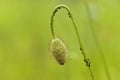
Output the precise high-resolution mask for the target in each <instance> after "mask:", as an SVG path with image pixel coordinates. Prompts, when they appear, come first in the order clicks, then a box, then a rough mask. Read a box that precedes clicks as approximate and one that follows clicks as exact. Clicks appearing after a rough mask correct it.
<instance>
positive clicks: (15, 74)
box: [0, 0, 120, 80]
mask: <svg viewBox="0 0 120 80" xmlns="http://www.w3.org/2000/svg"><path fill="white" fill-rule="evenodd" d="M86 3H87V4H88V9H89V11H90V12H89V13H90V16H88V12H87V7H86V5H84V0H0V80H91V77H90V74H89V71H88V69H87V68H86V66H85V63H84V61H83V56H82V55H81V52H80V51H79V45H78V41H77V37H76V34H75V31H74V28H73V24H72V23H71V20H70V19H69V18H68V15H67V14H66V11H65V10H64V9H62V10H61V11H59V13H58V14H56V17H55V23H54V25H55V33H56V35H57V36H58V37H60V38H62V39H63V40H64V42H65V43H66V45H67V47H68V50H69V57H68V59H67V62H66V64H65V65H64V66H60V65H59V64H58V63H57V62H56V61H55V60H54V58H53V57H52V55H51V54H50V53H49V51H48V49H49V43H50V41H51V39H52V36H51V32H50V16H51V14H52V11H53V8H54V7H55V6H57V5H58V4H66V5H67V6H69V7H70V9H71V12H72V14H73V17H74V20H75V22H76V25H77V28H78V31H79V34H80V37H81V41H82V44H83V47H84V49H85V52H86V54H87V57H89V58H90V60H91V69H92V71H93V74H94V77H95V80H108V79H107V76H106V72H105V71H106V70H105V67H104V65H105V64H104V58H103V56H101V54H104V56H105V60H106V62H107V66H108V68H107V69H108V70H109V74H110V78H111V80H120V64H119V61H120V58H119V56H120V54H119V53H120V49H119V48H120V47H119V45H120V37H119V34H120V1H119V0H86ZM89 20H90V22H91V23H90V24H89ZM101 52H102V53H101Z"/></svg>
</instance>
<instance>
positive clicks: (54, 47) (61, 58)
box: [50, 38, 68, 65]
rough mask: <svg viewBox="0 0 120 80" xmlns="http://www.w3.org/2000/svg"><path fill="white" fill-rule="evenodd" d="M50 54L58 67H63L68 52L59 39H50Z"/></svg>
mask: <svg viewBox="0 0 120 80" xmlns="http://www.w3.org/2000/svg"><path fill="white" fill-rule="evenodd" d="M50 53H52V55H53V56H54V58H55V59H56V61H57V62H58V63H59V64H60V65H64V63H65V62H66V58H67V55H68V50H67V47H66V45H65V43H64V42H63V41H62V40H61V39H59V38H55V39H52V41H51V43H50Z"/></svg>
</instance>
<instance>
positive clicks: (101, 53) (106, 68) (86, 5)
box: [83, 0, 111, 80]
mask: <svg viewBox="0 0 120 80" xmlns="http://www.w3.org/2000/svg"><path fill="white" fill-rule="evenodd" d="M83 1H84V5H85V7H86V11H87V16H88V21H89V26H90V29H91V32H92V35H93V38H94V41H95V44H96V46H97V48H98V50H99V52H100V55H101V57H102V60H103V63H104V68H105V72H106V76H107V79H108V80H111V77H110V73H109V69H108V66H107V62H106V59H105V56H104V53H103V51H102V49H101V47H100V44H99V43H98V40H97V38H96V36H95V34H94V31H93V25H92V16H91V14H90V10H89V6H88V3H87V1H86V0H83Z"/></svg>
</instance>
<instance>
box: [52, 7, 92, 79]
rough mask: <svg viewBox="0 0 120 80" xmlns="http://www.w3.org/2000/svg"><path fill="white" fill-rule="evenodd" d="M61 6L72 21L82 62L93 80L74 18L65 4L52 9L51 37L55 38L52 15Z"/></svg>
mask: <svg viewBox="0 0 120 80" xmlns="http://www.w3.org/2000/svg"><path fill="white" fill-rule="evenodd" d="M61 8H64V9H66V10H67V12H68V16H69V18H70V19H71V21H72V23H73V26H74V30H75V32H76V35H77V38H78V42H79V46H80V50H81V52H82V55H83V58H84V62H85V64H86V66H87V67H88V69H89V72H90V75H91V78H92V80H94V76H93V72H92V70H91V68H90V60H89V59H88V58H87V57H86V54H85V51H84V48H83V46H82V44H81V40H80V36H79V33H78V29H77V26H76V24H75V22H74V19H73V16H72V14H71V12H70V9H69V8H68V7H67V6H66V5H58V6H57V7H55V9H54V11H53V14H52V16H51V33H52V36H53V38H55V33H54V29H53V22H54V16H55V14H56V12H57V11H58V10H59V9H61Z"/></svg>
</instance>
